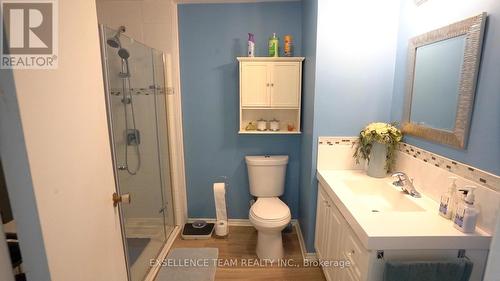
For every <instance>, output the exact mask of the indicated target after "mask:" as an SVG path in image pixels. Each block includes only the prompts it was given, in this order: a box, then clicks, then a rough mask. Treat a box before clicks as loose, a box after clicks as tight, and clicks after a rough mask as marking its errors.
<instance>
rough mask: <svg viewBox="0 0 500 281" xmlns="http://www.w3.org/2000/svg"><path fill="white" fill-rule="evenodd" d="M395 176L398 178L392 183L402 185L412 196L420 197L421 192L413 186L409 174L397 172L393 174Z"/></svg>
mask: <svg viewBox="0 0 500 281" xmlns="http://www.w3.org/2000/svg"><path fill="white" fill-rule="evenodd" d="M392 176H393V177H395V178H397V180H396V181H394V182H393V183H392V184H393V185H395V186H399V187H401V189H402V190H403V191H404V192H405V193H407V194H409V195H410V196H412V197H415V198H420V197H421V195H420V192H418V191H417V190H416V189H415V186H413V180H412V179H410V178H409V177H408V175H407V174H405V173H403V172H396V173H394V174H392Z"/></svg>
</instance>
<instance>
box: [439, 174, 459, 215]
mask: <svg viewBox="0 0 500 281" xmlns="http://www.w3.org/2000/svg"><path fill="white" fill-rule="evenodd" d="M449 179H450V180H451V181H452V183H451V185H450V186H449V187H448V191H447V192H446V193H445V194H443V195H441V202H440V203H439V214H440V215H441V216H442V217H444V218H447V219H451V218H452V215H453V211H454V210H455V206H456V196H455V192H456V190H457V178H456V177H449Z"/></svg>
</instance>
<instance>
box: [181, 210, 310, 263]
mask: <svg viewBox="0 0 500 281" xmlns="http://www.w3.org/2000/svg"><path fill="white" fill-rule="evenodd" d="M195 220H204V221H206V222H208V223H215V221H216V219H212V218H189V219H188V220H187V221H188V223H192V222H194V221H195ZM291 223H292V226H294V227H295V231H296V232H297V237H298V239H299V245H300V251H301V252H302V258H303V259H304V260H309V261H315V260H317V259H318V258H317V257H316V253H308V252H307V249H306V243H305V242H304V236H302V230H301V229H300V224H299V221H298V220H297V219H292V220H291ZM228 225H229V226H252V223H251V222H250V220H249V219H229V221H228Z"/></svg>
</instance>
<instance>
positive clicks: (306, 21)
mask: <svg viewBox="0 0 500 281" xmlns="http://www.w3.org/2000/svg"><path fill="white" fill-rule="evenodd" d="M317 22H318V1H316V0H303V2H302V52H303V56H304V57H305V58H306V59H305V61H304V68H303V71H302V73H303V81H302V82H303V83H302V136H301V161H300V163H301V166H300V187H299V223H300V228H301V230H302V232H303V233H302V234H303V237H304V241H305V243H306V245H307V250H308V251H309V252H314V247H313V245H314V226H315V221H316V209H315V208H312V207H311V206H315V204H316V196H317V181H316V156H317V155H316V151H317V145H318V144H317V141H316V138H315V137H314V93H315V84H316V39H317Z"/></svg>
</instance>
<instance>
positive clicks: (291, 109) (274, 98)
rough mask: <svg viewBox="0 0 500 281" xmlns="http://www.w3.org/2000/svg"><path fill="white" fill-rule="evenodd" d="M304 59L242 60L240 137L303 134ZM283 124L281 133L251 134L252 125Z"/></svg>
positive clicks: (265, 58)
mask: <svg viewBox="0 0 500 281" xmlns="http://www.w3.org/2000/svg"><path fill="white" fill-rule="evenodd" d="M303 60H304V58H302V57H279V58H274V57H253V58H251V57H239V58H238V61H239V64H240V67H239V70H240V129H239V133H240V134H297V133H300V108H301V87H302V86H301V85H302V61H303ZM260 119H264V120H267V121H271V120H273V119H276V120H278V121H280V129H279V130H278V131H269V130H266V131H256V130H248V128H247V127H248V125H249V123H250V122H252V123H254V124H255V123H256V122H257V121H258V120H260Z"/></svg>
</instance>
